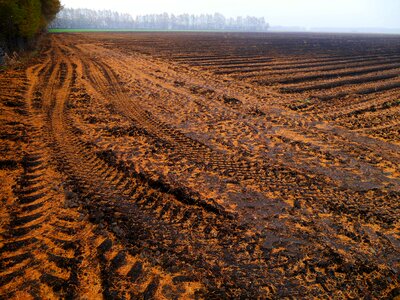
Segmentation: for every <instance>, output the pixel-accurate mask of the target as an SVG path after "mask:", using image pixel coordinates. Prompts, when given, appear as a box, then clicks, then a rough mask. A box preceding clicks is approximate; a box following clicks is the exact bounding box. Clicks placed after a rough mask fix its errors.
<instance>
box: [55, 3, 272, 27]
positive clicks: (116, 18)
mask: <svg viewBox="0 0 400 300" xmlns="http://www.w3.org/2000/svg"><path fill="white" fill-rule="evenodd" d="M268 27H269V25H268V23H266V22H265V19H264V18H256V17H237V18H225V17H224V16H223V15H222V14H219V13H215V14H212V15H211V14H201V15H190V14H181V15H174V14H168V13H163V14H151V15H144V16H136V17H135V18H134V17H132V16H131V15H130V14H125V13H118V12H113V11H110V10H91V9H73V8H64V9H62V10H61V11H60V12H59V13H58V14H57V17H56V19H55V20H54V21H53V22H52V23H51V24H50V28H54V29H57V28H64V29H150V30H151V29H153V30H234V31H266V30H267V29H268Z"/></svg>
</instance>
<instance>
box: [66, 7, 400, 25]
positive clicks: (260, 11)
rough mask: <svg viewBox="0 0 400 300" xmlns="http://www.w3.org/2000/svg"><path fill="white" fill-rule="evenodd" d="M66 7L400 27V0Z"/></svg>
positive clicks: (279, 22)
mask: <svg viewBox="0 0 400 300" xmlns="http://www.w3.org/2000/svg"><path fill="white" fill-rule="evenodd" d="M61 2H62V4H63V5H64V6H65V7H84V8H92V9H111V10H115V11H120V12H126V13H130V14H132V15H139V14H151V13H162V12H168V13H175V14H181V13H191V14H192V13H193V14H201V13H214V12H220V13H222V14H224V15H225V16H227V17H231V16H232V17H234V16H247V15H250V16H257V17H265V19H266V20H267V22H269V23H270V24H271V25H272V26H277V25H283V26H302V27H353V28H355V27H384V28H400V0H197V1H190V0H171V1H168V0H140V1H139V0H111V1H110V0H84V1H83V0H61Z"/></svg>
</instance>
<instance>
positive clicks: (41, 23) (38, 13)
mask: <svg viewBox="0 0 400 300" xmlns="http://www.w3.org/2000/svg"><path fill="white" fill-rule="evenodd" d="M60 8H61V4H60V1H59V0H0V42H2V44H3V46H4V47H6V48H11V49H12V48H17V47H18V46H20V45H18V44H21V41H22V44H26V42H27V41H28V40H32V39H33V38H34V37H35V36H36V35H37V34H39V33H40V32H42V31H43V30H44V29H45V28H46V26H47V25H48V23H49V22H51V21H52V20H53V18H54V17H55V15H56V14H57V12H58V11H59V10H60Z"/></svg>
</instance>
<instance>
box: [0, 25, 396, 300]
mask: <svg viewBox="0 0 400 300" xmlns="http://www.w3.org/2000/svg"><path fill="white" fill-rule="evenodd" d="M45 44H46V45H47V46H45V47H43V48H42V49H41V51H40V54H39V55H38V56H37V57H36V58H34V59H32V60H31V61H30V62H29V63H27V64H26V65H25V66H23V67H22V66H20V67H18V68H14V69H11V70H7V71H3V72H2V73H0V112H1V115H0V141H1V144H0V152H1V159H0V178H1V181H0V192H1V198H0V200H1V205H0V218H1V219H0V220H1V222H0V266H1V268H0V298H2V299H59V298H62V299H63V298H69V299H71V298H72V299H101V298H105V299H228V298H229V299H276V298H303V299H304V298H306V299H310V298H336V299H360V298H361V299H378V298H379V299H392V298H395V297H396V296H398V295H399V294H400V289H399V287H400V277H399V274H400V223H399V221H400V37H399V36H390V35H388V36H377V35H376V36H368V35H333V34H331V35H318V34H296V35H294V34H272V33H270V34H234V33H230V34H223V33H85V34H57V35H50V36H48V37H47V40H46V43H45Z"/></svg>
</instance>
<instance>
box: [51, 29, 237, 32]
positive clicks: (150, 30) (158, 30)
mask: <svg viewBox="0 0 400 300" xmlns="http://www.w3.org/2000/svg"><path fill="white" fill-rule="evenodd" d="M48 32H49V33H69V32H70V33H73V32H243V31H233V30H232V31H230V30H179V29H174V30H169V29H88V28H75V29H74V28H52V29H48Z"/></svg>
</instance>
